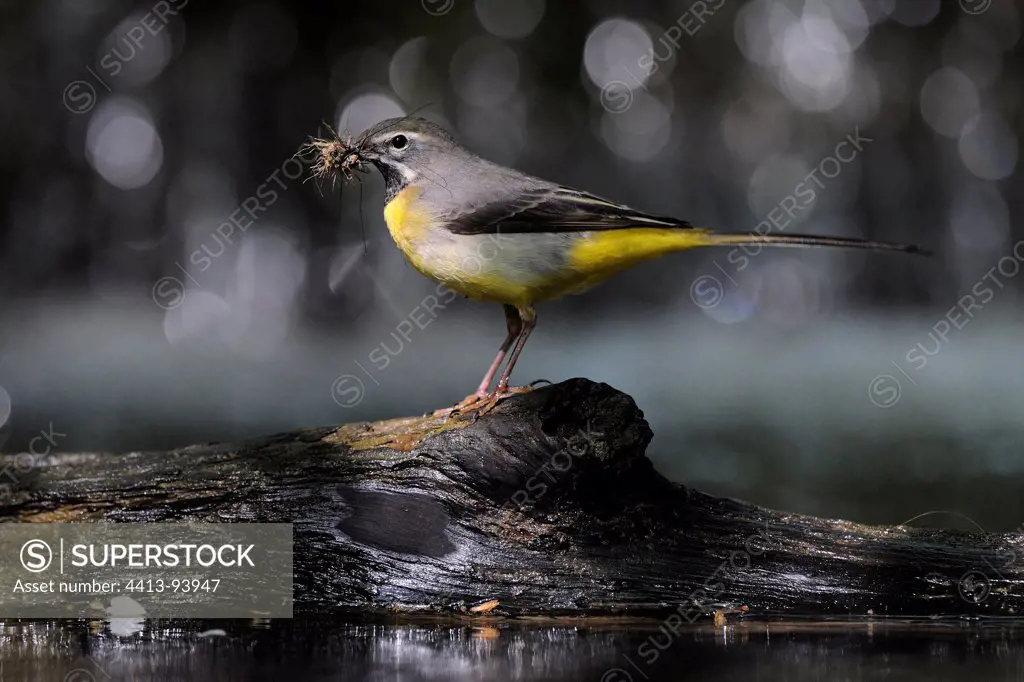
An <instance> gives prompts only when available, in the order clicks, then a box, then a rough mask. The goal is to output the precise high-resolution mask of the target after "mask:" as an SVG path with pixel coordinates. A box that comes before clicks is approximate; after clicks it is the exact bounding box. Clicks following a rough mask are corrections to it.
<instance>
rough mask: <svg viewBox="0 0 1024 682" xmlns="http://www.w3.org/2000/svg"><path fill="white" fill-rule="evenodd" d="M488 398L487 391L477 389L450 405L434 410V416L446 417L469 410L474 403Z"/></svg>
mask: <svg viewBox="0 0 1024 682" xmlns="http://www.w3.org/2000/svg"><path fill="white" fill-rule="evenodd" d="M488 398H490V394H489V393H486V392H483V391H477V392H476V393H473V394H472V395H468V396H466V397H465V398H463V399H462V400H460V401H459V402H457V403H455V404H454V405H452V406H451V407H442V408H441V409H440V410H434V416H435V417H445V418H447V417H451V416H452V415H454V414H457V413H459V412H469V411H470V410H472V409H473V408H474V407H475V406H476V405H478V404H480V403H483V402H485V401H486V400H487V399H488Z"/></svg>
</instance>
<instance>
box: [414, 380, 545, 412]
mask: <svg viewBox="0 0 1024 682" xmlns="http://www.w3.org/2000/svg"><path fill="white" fill-rule="evenodd" d="M532 390H533V387H532V386H512V387H506V388H504V389H499V390H497V391H494V392H493V393H483V392H479V391H478V392H476V393H473V394H472V395H468V396H466V397H465V398H464V399H463V400H461V401H459V402H458V403H456V404H455V405H452V406H451V407H444V408H441V409H440V410H434V413H433V415H434V416H435V417H445V418H448V417H451V416H453V415H455V414H468V413H470V412H473V413H475V415H474V418H480V417H482V416H483V415H485V414H487V413H488V412H490V411H491V410H493V409H494V408H495V406H496V405H497V404H498V403H500V402H501V401H502V400H504V399H505V398H509V397H511V396H514V395H519V394H520V393H529V392H530V391H532Z"/></svg>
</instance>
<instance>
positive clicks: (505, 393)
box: [473, 386, 533, 418]
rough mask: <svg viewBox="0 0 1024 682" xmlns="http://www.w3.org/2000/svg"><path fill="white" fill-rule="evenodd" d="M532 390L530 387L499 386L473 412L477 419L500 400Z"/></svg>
mask: <svg viewBox="0 0 1024 682" xmlns="http://www.w3.org/2000/svg"><path fill="white" fill-rule="evenodd" d="M532 390H533V387H532V386H511V387H510V386H506V387H505V388H501V387H500V386H499V387H498V390H496V391H495V392H494V393H492V394H490V395H489V396H487V399H486V400H485V401H484V403H483V404H482V405H481V406H480V407H474V408H473V410H474V411H475V412H476V416H477V418H479V417H482V416H484V415H485V414H487V413H488V412H490V411H491V410H493V409H494V408H495V407H497V405H498V403H500V402H501V401H502V400H505V399H506V398H511V397H512V396H514V395H519V394H521V393H529V392H530V391H532Z"/></svg>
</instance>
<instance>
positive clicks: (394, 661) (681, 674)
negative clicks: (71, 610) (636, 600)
mask: <svg viewBox="0 0 1024 682" xmlns="http://www.w3.org/2000/svg"><path fill="white" fill-rule="evenodd" d="M582 622H583V621H577V622H576V623H577V624H576V625H567V624H559V625H557V626H529V627H527V626H524V625H523V624H522V623H518V622H509V621H504V620H501V619H493V620H492V619H482V620H480V621H474V622H473V623H465V624H452V623H435V622H417V623H409V622H406V623H404V624H398V623H397V622H384V621H378V622H366V621H364V622H360V623H353V622H342V621H339V620H336V619H335V620H332V619H326V618H296V619H294V620H291V621H285V620H277V621H216V622H198V621H148V622H147V623H146V625H145V628H144V629H143V630H141V631H137V632H131V633H130V634H127V635H126V636H121V635H115V634H114V633H112V632H111V628H110V627H108V624H105V623H101V622H95V621H92V622H86V621H63V622H60V623H58V622H55V621H20V622H15V621H11V622H7V623H3V624H2V626H0V664H2V667H0V673H2V674H0V680H2V681H3V682H21V681H23V680H24V681H29V680H33V681H34V680H63V681H64V682H98V681H103V680H154V681H157V682H159V681H162V680H195V681H196V682H208V681H209V682H213V681H215V680H216V681H217V682H222V681H228V680H268V681H269V680H296V681H298V680H304V681H305V680H339V681H341V680H344V681H345V682H362V681H366V682H378V681H379V682H383V681H385V680H387V681H388V682H401V681H404V680H415V681H416V682H426V681H428V680H444V681H446V682H448V681H451V682H462V681H465V682H470V681H476V680H485V681H487V682H503V681H509V682H511V681H513V680H515V681H519V680H545V681H549V682H554V681H556V680H565V681H567V682H587V681H589V680H593V682H642V681H647V680H669V681H674V682H679V681H682V680H722V681H726V680H741V679H742V680H766V681H767V680H822V681H823V682H824V681H827V682H842V681H845V680H851V681H852V680H856V681H867V680H901V681H903V680H906V681H909V682H918V681H919V682H926V681H927V682H932V681H935V680H938V681H942V680H977V681H983V680H1000V681H1009V682H1021V681H1024V642H1022V638H1021V635H1022V632H1021V629H1020V627H1019V625H1014V624H1008V623H999V624H990V625H984V626H982V625H979V624H977V623H967V622H962V621H955V622H953V621H951V622H941V623H940V622H930V623H909V622H900V623H880V622H874V623H868V622H855V623H849V622H847V623H839V622H835V623H827V622H826V623H822V622H818V623H798V622H792V621H790V622H765V621H759V622H754V621H744V622H741V623H737V624H734V625H729V626H727V627H725V628H718V627H714V626H712V625H711V624H710V623H708V624H706V625H699V624H698V625H697V626H688V627H686V628H677V629H676V630H675V631H673V630H671V629H668V628H665V627H662V626H660V625H659V624H658V623H654V624H650V623H644V624H637V623H632V624H628V625H625V624H612V623H609V622H607V621H605V622H601V623H600V624H598V625H593V624H591V623H590V622H588V623H587V625H586V626H583V625H580V623H582ZM478 623H479V624H478Z"/></svg>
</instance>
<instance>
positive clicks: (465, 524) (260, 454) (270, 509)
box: [0, 379, 1024, 621]
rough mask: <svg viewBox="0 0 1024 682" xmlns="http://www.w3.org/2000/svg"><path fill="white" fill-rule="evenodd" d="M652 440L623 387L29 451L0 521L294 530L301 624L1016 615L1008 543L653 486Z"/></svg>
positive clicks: (1017, 577)
mask: <svg viewBox="0 0 1024 682" xmlns="http://www.w3.org/2000/svg"><path fill="white" fill-rule="evenodd" d="M651 438H652V433H651V430H650V428H649V427H648V424H647V422H646V421H645V420H644V418H643V413H642V412H641V411H640V409H639V408H638V407H637V406H636V404H635V403H634V402H633V400H632V399H631V398H630V397H629V396H627V395H625V394H623V393H621V392H619V391H617V390H615V389H614V388H612V387H610V386H607V385H605V384H597V383H593V382H590V381H588V380H584V379H574V380H570V381H566V382H563V383H561V384H557V385H553V386H547V387H544V388H541V389H537V390H535V391H532V392H530V393H526V394H523V395H517V396H514V397H512V398H509V399H508V400H506V401H504V402H502V403H500V404H499V405H498V407H497V408H496V409H495V410H493V411H492V412H490V413H488V414H486V415H483V416H481V417H479V418H477V419H474V418H472V417H471V416H455V417H452V418H448V419H444V418H441V417H433V416H428V417H411V418H404V419H394V420H389V421H382V422H373V423H355V424H347V425H344V426H341V427H336V426H331V427H322V428H313V429H306V430H301V431H294V432H290V433H282V434H277V435H273V436H268V437H264V438H257V439H253V440H249V441H246V442H240V443H212V444H206V445H195V446H190V447H185V448H182V449H178V450H173V451H168V452H141V453H139V452H136V453H128V454H108V453H79V454H74V453H71V454H58V455H53V456H48V457H43V458H39V459H38V461H36V462H34V465H33V467H32V468H31V470H29V471H27V472H24V473H21V474H19V475H18V476H17V481H16V482H13V483H12V484H10V494H9V495H8V496H7V503H6V504H5V505H4V506H3V507H0V521H4V522H72V521H74V522H79V521H101V520H106V521H118V522H126V521H175V520H192V521H195V520H199V521H210V522H214V521H215V522H221V523H224V522H287V523H292V524H294V530H295V535H294V537H295V559H294V564H295V598H296V610H297V612H303V611H305V612H335V613H342V612H349V611H358V612H362V613H371V612H380V611H399V612H427V613H438V614H460V613H469V614H471V615H472V614H482V613H484V612H487V613H488V617H492V616H502V615H509V616H541V617H558V616H566V615H567V616H580V615H586V616H595V615H606V614H616V615H637V616H646V615H655V614H665V613H670V614H671V613H672V612H674V613H675V614H676V616H675V617H678V618H679V619H681V621H685V620H691V621H692V620H695V619H696V618H697V617H699V616H700V615H702V614H708V613H714V612H716V611H724V612H726V613H730V612H743V613H746V614H748V615H777V614H784V615H786V616H816V617H821V616H842V617H846V616H866V615H873V616H875V617H876V618H877V617H883V616H902V617H906V616H938V615H951V614H968V615H977V616H1018V615H1020V613H1021V609H1022V608H1024V602H1022V598H1021V596H1020V595H1021V590H1020V588H1019V584H1020V582H1021V581H1022V565H1024V564H1022V562H1021V561H1020V560H1019V559H1018V557H1019V556H1020V554H1021V553H1022V552H1024V539H1022V536H1021V535H1020V534H1004V535H999V534H982V533H965V532H959V531H945V530H934V529H921V528H910V527H905V526H894V527H879V526H864V525H859V524H856V523H852V522H848V521H841V520H831V519H822V518H815V517H810V516H804V515H798V514H790V513H786V512H781V511H772V510H769V509H764V508H761V507H757V506H754V505H750V504H747V503H744V502H740V501H737V500H732V499H725V498H717V497H712V496H709V495H706V494H704V493H701V492H698V491H696V490H693V489H690V488H687V487H685V486H683V485H679V484H676V483H672V482H670V481H668V480H667V479H665V478H664V477H662V476H661V475H660V474H658V472H657V471H655V469H654V467H653V466H652V464H651V462H650V460H648V459H647V457H646V456H645V449H646V447H647V445H648V443H649V442H650V440H651ZM695 454H696V453H686V452H680V453H678V456H679V457H686V456H692V455H695ZM13 462H14V458H13V457H12V456H4V457H0V468H2V467H3V465H10V464H12V463H13ZM494 601H497V602H498V603H497V605H495V604H494ZM474 607H476V609H475V610H474ZM675 617H673V618H675Z"/></svg>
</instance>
